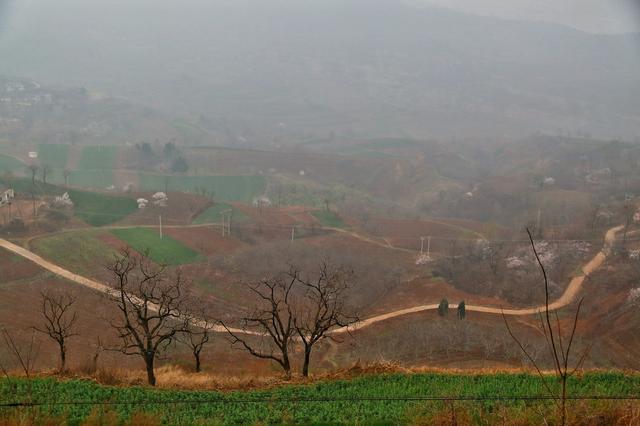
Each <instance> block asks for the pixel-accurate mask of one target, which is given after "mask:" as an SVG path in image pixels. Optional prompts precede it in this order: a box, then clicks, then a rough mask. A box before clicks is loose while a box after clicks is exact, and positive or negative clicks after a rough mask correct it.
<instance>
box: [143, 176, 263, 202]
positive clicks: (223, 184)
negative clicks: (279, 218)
mask: <svg viewBox="0 0 640 426" xmlns="http://www.w3.org/2000/svg"><path fill="white" fill-rule="evenodd" d="M140 186H141V188H142V189H143V190H147V191H164V188H165V176H162V175H155V174H150V173H140ZM265 187H266V182H265V179H264V178H263V177H262V176H170V177H169V184H168V188H169V191H183V192H196V189H197V188H203V189H206V190H207V191H213V192H214V194H215V198H217V199H220V200H225V201H245V202H249V201H251V200H253V198H255V197H256V196H258V195H260V194H262V193H264V190H265Z"/></svg>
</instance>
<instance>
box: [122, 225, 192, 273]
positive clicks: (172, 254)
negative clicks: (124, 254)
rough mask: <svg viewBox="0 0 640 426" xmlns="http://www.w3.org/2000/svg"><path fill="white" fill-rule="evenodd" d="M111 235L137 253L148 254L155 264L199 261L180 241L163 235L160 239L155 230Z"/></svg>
mask: <svg viewBox="0 0 640 426" xmlns="http://www.w3.org/2000/svg"><path fill="white" fill-rule="evenodd" d="M111 232H112V233H113V235H115V236H116V237H118V238H119V239H121V240H122V241H124V242H125V243H127V244H128V245H129V246H131V247H132V248H133V249H134V250H136V251H137V252H139V253H142V252H148V254H149V257H150V258H151V259H152V260H153V261H154V262H156V263H160V264H166V265H182V264H187V263H193V262H195V261H197V260H198V259H200V257H201V256H200V254H199V253H198V252H197V251H195V250H193V249H191V248H189V247H187V246H185V245H184V244H182V243H181V242H180V241H178V240H176V239H174V238H171V237H170V236H168V235H164V236H163V237H162V239H161V238H160V235H159V233H158V231H157V230H154V229H148V228H127V229H114V230H112V231H111Z"/></svg>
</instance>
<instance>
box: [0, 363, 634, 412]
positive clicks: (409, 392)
mask: <svg viewBox="0 0 640 426" xmlns="http://www.w3.org/2000/svg"><path fill="white" fill-rule="evenodd" d="M570 390H571V395H573V396H577V395H636V394H637V393H638V391H639V390H640V376H637V375H636V376H624V375H622V374H617V373H590V374H586V375H585V376H584V377H583V378H574V379H572V380H571V384H570ZM452 395H456V396H480V397H481V396H532V395H545V391H544V388H543V387H542V384H541V382H540V380H539V379H538V378H537V377H536V376H532V375H525V374H518V375H508V374H495V375H486V376H475V375H457V374H414V375H401V374H393V375H372V376H363V377H360V378H356V379H352V380H349V381H327V382H319V383H316V384H312V385H309V386H301V385H291V386H284V387H280V388H276V389H270V390H253V391H245V392H240V391H237V392H230V393H219V392H204V391H175V390H153V389H148V388H115V387H104V386H100V385H97V384H95V383H93V382H90V381H77V380H72V381H66V382H61V381H56V380H55V379H35V380H32V381H27V380H25V379H15V380H7V379H2V380H0V401H2V402H10V401H16V400H31V401H39V402H45V401H59V402H69V401H83V402H85V403H86V402H106V401H110V402H112V403H113V402H122V404H112V405H110V406H109V407H103V408H104V409H111V410H114V411H116V412H117V413H118V415H119V416H121V418H126V417H129V416H131V414H132V413H133V412H135V411H140V410H144V411H147V412H150V413H154V414H155V415H157V416H159V417H161V418H162V420H163V422H164V423H166V424H193V423H196V422H198V421H206V422H207V424H208V423H209V422H215V423H226V424H256V423H267V424H273V423H278V424H279V423H282V422H286V421H289V422H295V423H298V424H311V423H316V424H317V423H325V424H326V423H330V424H335V423H349V424H356V423H357V424H372V423H385V424H398V423H405V422H408V421H411V420H415V419H416V417H421V418H422V419H424V417H427V418H428V416H429V415H430V414H431V415H432V414H433V412H434V411H441V410H444V411H446V410H448V405H446V404H445V405H443V404H442V403H433V402H424V401H422V402H415V401H403V400H391V401H389V400H377V401H376V400H368V401H349V400H348V399H349V398H354V397H369V398H377V397H396V398H398V397H426V396H429V397H433V396H443V397H444V396H452ZM295 398H299V399H316V401H308V402H297V403H296V402H291V401H283V402H279V401H277V400H287V399H288V400H291V399H295ZM326 398H343V399H345V400H343V401H317V399H326ZM240 399H241V400H245V401H246V400H256V399H259V400H265V401H264V402H254V403H247V402H245V403H242V402H233V401H229V400H236V401H237V400H240ZM225 400H227V401H228V402H227V403H224V401H225ZM274 400H275V401H274ZM133 401H138V402H141V401H146V402H151V401H152V402H156V403H157V404H153V403H152V404H149V403H147V404H145V405H136V404H133V403H132V402H133ZM162 401H165V402H166V401H182V402H183V403H168V404H167V403H165V404H162V403H160V402H162ZM185 401H207V403H200V404H187V403H184V402H185ZM461 406H464V407H466V408H467V409H468V410H469V411H470V413H471V416H472V417H475V418H476V419H479V418H483V419H484V420H485V423H486V421H487V420H489V422H488V423H489V424H492V423H493V422H492V421H491V416H496V415H499V414H501V413H495V412H494V410H495V409H496V408H498V407H500V406H507V407H509V408H510V409H512V410H515V412H516V413H517V412H519V411H526V410H529V411H533V410H531V408H530V407H531V406H534V407H535V408H536V409H538V408H539V407H541V409H542V411H547V413H548V412H549V411H550V410H551V409H552V408H551V402H549V401H547V402H546V403H529V408H527V406H526V405H525V404H524V403H522V402H517V401H513V400H512V401H509V400H506V401H502V402H500V403H497V402H492V401H486V402H483V403H475V404H474V403H468V404H465V403H457V407H458V408H459V407H461ZM42 410H44V412H45V413H46V414H50V415H57V416H64V417H66V419H67V420H68V421H69V423H70V424H79V423H80V422H81V421H82V420H83V419H84V418H86V417H87V416H88V415H89V413H91V411H92V405H91V404H84V405H51V406H49V405H45V406H43V407H42ZM533 414H534V415H536V414H535V413H533ZM493 420H495V421H498V420H499V418H494V419H493ZM538 420H540V418H538Z"/></svg>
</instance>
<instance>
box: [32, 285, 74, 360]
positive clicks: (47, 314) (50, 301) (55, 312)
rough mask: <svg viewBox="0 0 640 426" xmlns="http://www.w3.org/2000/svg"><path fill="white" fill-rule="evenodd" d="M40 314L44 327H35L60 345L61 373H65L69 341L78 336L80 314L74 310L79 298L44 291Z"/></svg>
mask: <svg viewBox="0 0 640 426" xmlns="http://www.w3.org/2000/svg"><path fill="white" fill-rule="evenodd" d="M40 297H41V305H40V312H41V313H42V317H43V318H44V324H43V325H42V327H34V329H35V330H37V331H39V332H40V333H43V334H46V335H47V336H49V337H50V338H51V339H52V340H54V341H55V342H56V343H57V344H58V349H59V351H60V371H65V368H66V362H67V340H68V339H69V338H71V337H73V336H77V335H78V334H77V333H76V332H75V324H76V321H77V320H78V313H77V312H76V311H75V309H74V304H75V303H76V300H77V298H76V297H75V296H74V295H71V294H68V293H54V292H50V291H43V292H41V293H40Z"/></svg>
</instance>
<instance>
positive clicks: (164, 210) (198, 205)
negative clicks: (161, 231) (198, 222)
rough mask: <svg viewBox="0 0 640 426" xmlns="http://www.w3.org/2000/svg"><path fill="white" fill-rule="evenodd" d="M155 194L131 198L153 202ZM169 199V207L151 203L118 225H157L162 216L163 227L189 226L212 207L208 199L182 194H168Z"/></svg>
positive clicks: (146, 193)
mask: <svg viewBox="0 0 640 426" xmlns="http://www.w3.org/2000/svg"><path fill="white" fill-rule="evenodd" d="M153 194H154V193H152V192H139V193H134V194H131V197H132V198H134V199H138V198H146V199H147V200H151V196H152V195H153ZM168 198H169V202H168V204H167V207H156V206H154V205H153V204H152V203H149V206H148V207H147V208H145V209H141V210H138V211H137V212H135V213H133V214H131V215H129V216H128V217H126V218H124V219H123V220H122V221H120V222H118V225H157V224H158V221H159V219H158V217H159V216H162V223H163V225H188V224H190V223H191V222H192V221H193V220H194V219H195V218H196V217H197V216H198V215H199V214H200V213H202V212H203V211H205V210H206V209H207V208H208V207H209V206H211V205H212V202H211V200H209V199H208V198H205V197H201V196H199V195H194V194H186V193H182V192H171V193H169V194H168Z"/></svg>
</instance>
